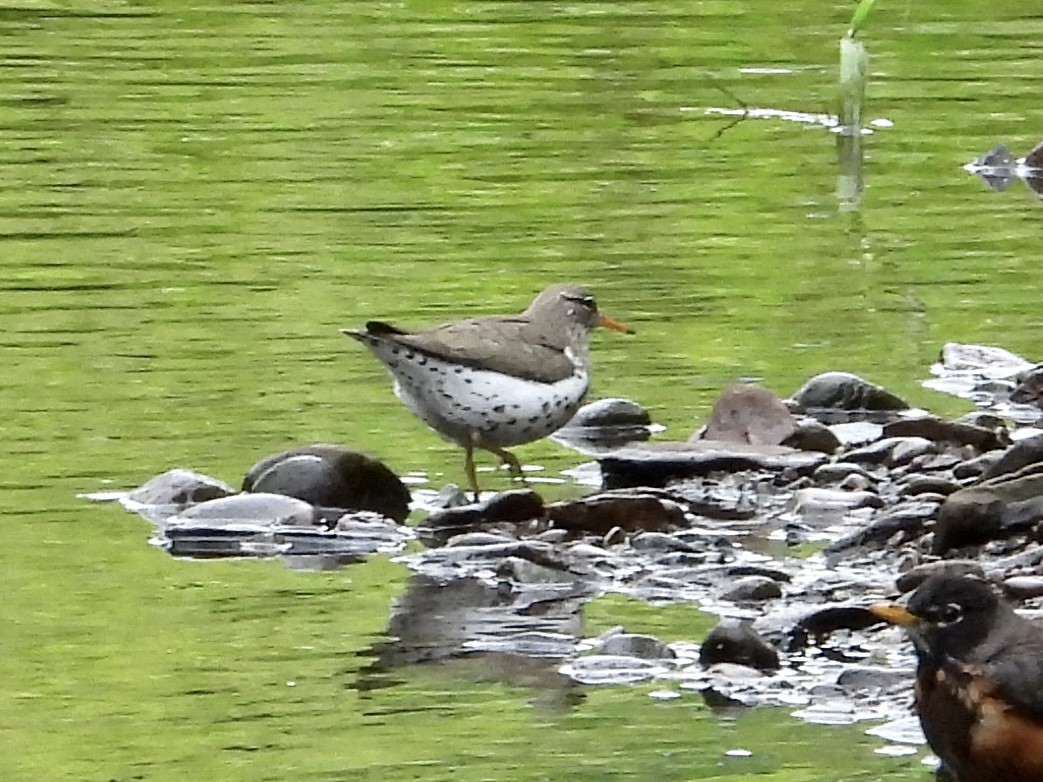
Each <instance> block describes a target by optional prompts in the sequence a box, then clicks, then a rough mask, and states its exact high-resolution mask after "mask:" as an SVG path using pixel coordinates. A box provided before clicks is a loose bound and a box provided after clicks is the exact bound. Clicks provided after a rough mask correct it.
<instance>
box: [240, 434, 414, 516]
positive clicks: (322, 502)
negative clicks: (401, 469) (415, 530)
mask: <svg viewBox="0 0 1043 782" xmlns="http://www.w3.org/2000/svg"><path fill="white" fill-rule="evenodd" d="M243 491H246V492H267V493H270V494H284V495H286V496H287V497H296V498H297V499H299V500H304V501H305V502H307V503H310V504H311V505H315V506H316V507H325V508H343V509H346V510H367V511H373V512H374V513H379V514H381V515H383V516H387V517H388V518H389V519H394V520H395V521H397V522H400V523H401V522H403V521H405V519H406V517H407V516H408V515H409V501H410V496H409V490H408V489H407V488H406V487H405V484H403V483H402V481H401V480H400V479H399V477H398V476H397V475H395V474H394V473H393V472H392V471H391V470H390V469H388V467H387V466H386V465H384V463H383V462H381V461H379V460H377V459H374V458H373V457H371V456H367V455H366V454H363V453H359V452H358V451H352V450H350V449H348V448H344V447H342V446H339V445H327V444H324V443H318V444H315V445H305V446H301V447H299V448H292V449H290V450H288V451H283V452H282V453H277V454H274V455H272V456H268V457H266V458H264V459H262V460H261V461H259V462H258V463H257V464H255V465H254V466H253V467H251V468H250V471H249V472H248V473H247V474H246V478H245V479H244V480H243Z"/></svg>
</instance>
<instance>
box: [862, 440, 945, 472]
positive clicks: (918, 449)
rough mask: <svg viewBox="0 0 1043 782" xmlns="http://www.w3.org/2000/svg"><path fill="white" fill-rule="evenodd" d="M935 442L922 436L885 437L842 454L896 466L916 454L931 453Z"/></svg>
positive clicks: (867, 461)
mask: <svg viewBox="0 0 1043 782" xmlns="http://www.w3.org/2000/svg"><path fill="white" fill-rule="evenodd" d="M936 447H937V446H935V444H934V443H933V442H931V441H930V440H927V439H925V438H923V437H887V438H884V439H883V440H877V441H876V442H875V443H870V444H869V445H865V446H862V447H861V448H855V449H853V450H851V451H848V452H847V453H845V454H844V460H845V461H849V462H858V463H862V464H886V465H889V466H891V467H896V466H898V465H901V464H906V463H908V462H910V461H912V460H913V459H914V458H916V457H917V456H921V455H923V454H928V453H933V452H934V450H935V448H936Z"/></svg>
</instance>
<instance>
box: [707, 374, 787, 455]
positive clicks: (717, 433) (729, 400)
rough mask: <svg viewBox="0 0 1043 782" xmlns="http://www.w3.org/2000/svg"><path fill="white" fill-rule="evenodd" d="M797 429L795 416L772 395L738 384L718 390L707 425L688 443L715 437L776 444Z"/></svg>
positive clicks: (739, 441) (763, 389)
mask: <svg viewBox="0 0 1043 782" xmlns="http://www.w3.org/2000/svg"><path fill="white" fill-rule="evenodd" d="M796 429H797V423H796V419H794V418H793V416H792V415H791V414H790V411H789V410H788V409H787V408H786V405H784V404H783V403H782V400H780V399H779V398H778V397H777V396H775V394H773V393H772V392H771V391H768V390H767V389H766V388H761V387H760V386H757V385H753V384H743V383H740V384H736V385H733V386H730V387H728V388H726V389H725V390H724V391H723V392H722V393H721V395H720V396H719V397H718V398H717V400H716V401H715V402H714V405H713V409H712V410H711V411H710V418H709V420H708V421H707V423H706V426H705V427H704V428H703V430H702V431H701V432H698V433H696V434H695V435H693V436H692V437H691V438H690V440H689V442H692V441H697V440H717V441H721V442H729V443H750V444H752V445H779V444H780V443H781V442H782V441H783V440H785V439H786V438H787V437H789V436H790V435H791V434H793V433H794V432H795V431H796Z"/></svg>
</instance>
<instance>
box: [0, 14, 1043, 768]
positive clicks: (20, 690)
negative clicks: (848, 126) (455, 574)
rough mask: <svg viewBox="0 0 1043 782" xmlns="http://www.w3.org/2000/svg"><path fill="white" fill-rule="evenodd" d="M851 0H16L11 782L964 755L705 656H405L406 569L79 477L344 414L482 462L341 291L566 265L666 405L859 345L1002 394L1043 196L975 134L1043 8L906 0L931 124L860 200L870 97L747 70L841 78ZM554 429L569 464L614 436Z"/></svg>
mask: <svg viewBox="0 0 1043 782" xmlns="http://www.w3.org/2000/svg"><path fill="white" fill-rule="evenodd" d="M849 13H850V8H849V6H848V4H826V5H823V4H807V3H796V2H781V3H773V4H765V3H760V4H753V3H745V4H744V3H735V2H729V3H726V2H702V3H687V2H685V3H665V2H663V3H657V2H648V3H622V2H620V3H612V2H605V3H601V2H591V3H575V4H571V5H570V4H560V5H559V4H548V3H534V2H528V3H526V2H517V3H515V2H506V3H504V2H495V3H494V2H484V3H483V2H479V3H443V2H432V3H424V4H418V3H414V4H371V5H362V4H353V3H349V4H343V3H342V4H333V3H324V2H315V3H296V4H293V5H292V6H291V5H285V6H284V5H278V4H276V5H271V4H250V3H247V4H230V5H227V4H226V5H223V6H220V7H210V6H205V5H195V4H191V3H178V2H173V3H165V4H163V5H162V7H155V6H150V5H145V4H115V3H112V4H102V5H92V6H86V5H77V4H73V5H69V4H64V5H62V6H60V7H59V6H54V5H49V4H45V3H26V4H23V5H17V6H8V7H6V8H4V9H0V31H2V33H3V38H4V42H5V45H4V47H3V52H2V54H0V64H2V66H3V67H2V68H0V96H2V97H0V181H3V182H4V187H3V188H2V189H0V258H2V263H3V267H4V270H5V274H4V276H3V280H2V281H0V328H2V331H3V333H4V335H5V337H4V343H5V348H6V349H5V358H6V362H5V364H6V371H5V372H4V373H3V378H2V379H0V405H2V407H3V409H4V411H5V415H4V416H3V419H4V422H3V424H2V427H3V432H4V434H5V436H6V438H5V439H6V441H7V442H8V451H9V454H10V457H9V459H8V468H7V478H6V480H5V493H4V497H5V499H4V501H3V502H4V507H5V510H6V511H7V513H6V519H5V530H6V532H7V539H6V542H7V545H6V546H5V548H4V550H3V553H2V554H0V557H2V561H0V573H2V576H0V579H2V581H0V584H2V586H3V594H4V600H3V602H2V603H0V621H2V624H3V626H4V628H5V630H4V634H3V658H4V661H5V665H4V666H3V669H4V676H3V682H4V687H3V688H2V692H0V697H3V701H4V703H3V707H2V708H0V736H2V738H3V744H4V745H5V746H6V747H8V751H5V752H3V753H0V756H2V758H3V759H2V760H0V771H2V772H3V773H2V776H3V777H4V779H11V780H22V779H24V780H30V779H32V780H36V779H51V780H59V779H70V780H71V779H76V780H80V779H131V778H140V779H149V780H163V779H179V780H180V779H196V778H199V779H244V780H245V779H249V780H257V779H269V778H272V779H275V778H278V779H342V778H343V779H377V778H380V779H382V780H392V781H395V780H406V779H436V780H437V779H449V778H452V779H456V780H470V779H474V780H481V779H503V778H512V779H519V780H539V779H547V778H555V779H576V780H586V779H599V780H603V779H653V778H664V779H710V778H712V779H721V780H728V779H738V778H742V777H745V776H747V775H749V774H752V773H757V774H763V775H764V776H765V777H766V778H771V779H777V780H823V781H824V780H838V779H845V780H856V779H857V780H892V779H895V780H897V779H905V778H913V779H915V778H924V777H926V776H927V774H926V772H924V771H922V770H921V765H920V759H919V757H912V758H897V759H896V758H883V757H879V756H877V755H875V754H874V752H873V749H874V748H875V747H878V746H879V745H880V743H881V742H880V741H879V740H877V739H874V738H872V737H867V736H864V735H863V734H862V730H863V729H862V728H827V727H821V726H809V725H803V724H800V723H798V722H797V721H796V720H795V719H793V718H791V717H790V716H788V715H787V714H786V713H785V712H779V711H773V710H758V711H755V712H753V713H746V714H742V715H738V716H734V715H728V716H723V717H722V716H720V715H718V714H715V713H713V712H711V711H710V710H709V709H708V708H707V707H706V706H705V705H704V704H703V703H702V701H701V699H700V698H699V697H698V696H697V695H695V694H694V693H685V694H684V695H683V697H681V698H678V699H674V700H670V701H661V700H656V699H654V698H650V697H648V696H649V692H651V691H652V689H654V688H653V687H644V686H635V687H632V688H613V689H597V688H578V687H575V686H566V685H565V684H564V683H563V682H562V681H561V680H560V679H559V678H558V677H557V675H556V674H555V673H554V671H553V670H547V669H546V667H541V666H540V665H530V663H528V662H527V661H519V660H517V659H499V658H496V657H495V656H485V657H475V656H472V657H467V658H463V659H454V660H444V661H439V662H433V663H428V664H423V663H421V662H419V661H418V660H417V659H408V660H404V661H396V662H395V664H392V665H387V664H385V663H386V661H384V662H382V657H381V651H380V650H381V649H382V648H383V644H385V643H386V642H387V634H388V632H389V630H388V623H389V614H390V609H391V605H392V602H393V601H394V600H395V599H396V598H397V597H400V596H401V595H403V594H404V592H405V591H406V589H407V587H408V583H409V574H408V572H407V571H406V570H405V569H404V568H403V567H402V566H400V565H397V564H394V563H391V562H389V561H388V560H387V559H386V558H382V557H374V558H371V559H369V560H367V561H366V562H365V563H364V564H362V565H356V566H352V567H350V568H348V569H345V570H340V571H331V572H318V573H301V572H296V571H293V570H290V569H287V568H286V567H284V566H283V565H282V564H281V563H278V562H256V561H250V562H245V561H244V562H236V561H233V562H208V563H200V562H185V561H176V560H172V559H169V558H167V557H166V555H164V554H163V553H162V552H160V551H158V550H156V549H154V548H150V547H149V546H147V544H146V541H147V538H148V535H149V530H148V528H147V525H146V524H145V523H144V522H142V521H141V520H139V519H136V518H134V517H132V516H130V515H128V514H123V513H120V512H117V511H115V510H114V509H113V508H112V507H108V506H97V505H89V504H85V503H84V502H82V501H80V500H78V499H76V494H77V493H80V492H89V491H96V490H99V489H105V488H111V487H113V486H116V487H126V486H132V485H135V484H137V483H140V482H141V481H143V480H145V479H146V478H148V477H151V476H152V475H154V474H156V473H158V472H161V471H162V470H164V469H167V468H168V467H172V466H175V465H183V466H189V467H193V468H196V469H198V470H201V471H204V472H207V473H210V474H214V475H216V476H219V477H222V478H224V479H226V480H228V481H230V482H232V483H233V484H234V483H237V482H238V481H239V480H240V476H241V475H242V474H243V473H244V472H245V471H246V469H247V468H248V467H249V466H250V464H252V463H253V462H254V461H255V460H257V459H259V458H260V457H261V456H263V455H266V454H268V453H271V452H273V451H276V450H281V449H283V448H285V447H288V446H290V445H293V444H298V443H305V442H313V441H332V442H339V443H344V444H348V445H351V446H356V447H360V448H363V449H366V450H369V451H371V452H373V453H375V454H377V455H379V456H380V457H382V458H384V459H386V460H387V462H388V463H389V464H390V465H391V466H392V467H393V468H394V469H396V470H397V471H399V472H406V471H412V470H416V471H420V472H422V473H423V474H425V475H427V476H428V477H429V478H430V485H431V486H432V487H434V488H438V487H440V486H441V485H442V484H444V483H445V482H448V481H457V482H458V481H460V480H462V457H461V456H460V454H459V452H458V451H457V450H456V449H455V448H453V447H452V446H450V445H448V444H445V443H443V442H441V441H440V440H438V438H437V437H435V436H434V435H432V434H431V433H429V432H428V431H426V430H425V429H424V428H423V427H422V425H420V424H419V423H417V422H416V421H415V420H413V419H412V417H411V416H409V414H408V413H407V412H406V411H405V410H404V409H403V408H402V407H401V406H400V404H399V403H398V402H397V401H396V400H395V399H394V397H393V396H392V394H391V392H390V387H389V383H388V381H387V379H386V377H385V375H384V373H383V370H382V369H381V367H380V366H379V365H378V364H377V363H376V362H375V361H374V360H373V359H372V357H371V356H369V355H368V354H365V352H364V351H362V350H361V349H360V348H359V347H358V346H357V345H355V344H354V343H350V342H348V341H347V340H345V339H344V338H343V337H342V336H340V335H339V334H338V333H337V329H338V328H339V327H343V326H357V325H358V324H360V323H361V322H363V321H365V320H366V319H369V318H377V317H379V318H381V319H385V320H390V321H392V322H398V323H401V324H402V325H405V326H410V325H422V324H426V323H431V322H437V321H441V320H445V319H448V318H452V317H456V316H458V315H460V314H474V313H486V312H487V313H492V312H509V311H513V310H520V309H522V308H523V307H524V306H525V305H526V304H527V303H528V301H529V299H530V298H531V296H532V295H533V294H534V293H535V292H536V291H537V290H539V289H540V288H541V287H542V286H544V285H545V284H547V283H549V282H551V281H557V280H562V279H576V280H580V281H582V282H584V283H585V284H587V285H588V286H589V287H590V288H591V289H593V290H594V291H595V292H596V293H597V295H598V297H599V301H600V303H601V306H602V308H603V309H604V310H605V311H606V312H608V313H610V314H612V315H613V316H617V317H619V318H620V319H622V320H625V321H626V322H627V323H628V324H629V325H631V326H633V327H634V328H635V329H636V331H637V334H636V335H635V336H634V337H631V338H626V337H620V336H618V335H615V334H607V333H606V334H601V335H598V336H597V337H596V339H595V345H594V358H595V379H594V389H593V394H594V395H595V396H616V395H619V396H626V397H630V398H633V399H636V400H638V401H640V402H642V403H643V404H645V405H647V406H648V407H649V408H651V410H652V411H653V415H654V417H655V418H656V420H657V421H659V422H661V423H663V424H665V425H667V427H668V429H667V432H666V433H665V435H662V436H666V437H678V438H683V437H687V435H688V434H689V432H690V431H691V430H693V429H694V428H696V426H697V425H698V424H699V423H701V421H702V419H703V417H704V416H705V414H706V412H707V410H708V407H709V404H710V403H711V401H712V399H713V397H714V396H715V395H716V393H717V392H718V391H719V390H720V388H721V387H722V386H723V385H725V384H726V383H728V382H730V381H732V380H735V379H737V378H754V379H758V380H759V381H760V382H762V383H763V384H764V385H766V386H768V387H770V388H772V389H774V390H776V391H778V392H779V393H781V394H788V393H790V392H792V391H793V390H794V389H795V388H796V387H797V386H798V385H799V384H800V383H801V382H802V381H803V380H804V379H806V378H807V377H809V376H810V375H812V374H814V373H816V372H819V371H823V370H827V369H845V370H849V371H854V372H859V373H861V374H863V375H865V376H867V377H869V378H871V379H873V380H875V381H877V382H880V383H883V384H885V385H887V386H888V387H889V388H891V389H892V390H894V391H896V392H898V393H900V394H903V395H905V396H906V397H908V398H909V399H910V400H911V401H912V402H913V403H915V404H919V405H922V406H925V407H928V408H929V409H932V410H935V411H938V412H943V413H953V412H959V411H961V410H964V409H966V408H965V406H964V405H963V403H961V402H959V401H958V400H953V399H949V398H947V397H942V396H940V395H938V394H935V393H933V392H930V391H927V390H925V389H922V388H921V387H920V386H919V381H920V379H922V378H924V377H926V375H927V367H928V366H929V364H930V363H931V362H932V361H933V360H934V358H935V357H936V355H937V352H938V350H939V348H940V347H941V345H942V343H944V342H947V341H959V342H969V343H982V344H1001V345H1003V346H1005V347H1007V348H1009V349H1011V350H1013V351H1015V352H1018V353H1020V354H1022V355H1025V356H1027V357H1029V358H1033V359H1038V358H1040V353H1039V348H1038V338H1037V332H1038V313H1037V307H1038V301H1039V299H1040V296H1039V294H1040V287H1041V286H1040V276H1039V264H1038V261H1039V257H1038V237H1039V234H1040V226H1039V223H1040V220H1041V219H1043V209H1041V204H1040V202H1039V199H1038V198H1037V197H1036V196H1035V195H1033V194H1032V193H1030V192H1029V191H1028V190H1027V189H1026V188H1024V187H1023V186H1021V185H1016V186H1014V187H1012V188H1011V189H1010V190H1009V191H1007V192H1005V193H1002V194H997V193H993V192H991V191H989V190H988V189H987V188H985V187H984V186H983V185H982V184H981V183H979V182H978V181H977V180H976V179H974V178H973V177H972V176H970V175H969V174H967V173H966V172H964V171H962V170H961V168H960V167H961V166H962V165H963V164H964V163H966V162H967V161H969V160H971V159H973V158H975V157H977V156H978V155H980V154H981V153H983V152H984V151H986V150H987V149H989V148H991V147H992V146H994V145H995V144H997V143H999V142H1005V143H1006V144H1007V145H1008V146H1010V147H1011V148H1012V149H1013V150H1014V151H1015V152H1016V153H1018V154H1024V153H1025V152H1027V151H1028V149H1030V148H1031V147H1032V146H1033V145H1034V144H1035V143H1036V142H1037V141H1039V138H1040V136H1041V135H1043V132H1041V126H1040V124H1039V122H1038V119H1039V110H1038V91H1037V90H1036V85H1037V84H1038V75H1039V74H1038V63H1039V61H1040V54H1041V53H1040V51H1039V46H1038V41H1039V40H1041V39H1043V17H1041V16H1039V15H1038V12H1037V14H1036V15H1035V16H1031V15H1030V13H1031V12H1030V11H1028V10H1026V6H1025V4H1024V3H1015V2H1009V1H1007V0H1000V1H999V2H994V3H990V4H989V6H988V9H987V13H988V16H987V17H986V16H982V14H983V9H982V7H981V4H980V3H971V2H969V1H968V0H963V1H957V2H950V3H947V4H945V6H944V8H941V7H939V8H928V7H926V6H922V5H916V4H913V3H906V4H904V5H901V6H900V7H899V6H896V7H890V6H887V5H886V4H885V5H881V6H879V7H878V8H877V9H876V10H875V11H874V15H873V17H872V18H871V19H870V22H869V25H868V27H867V29H866V31H865V41H866V44H867V46H868V47H869V50H870V55H871V58H872V60H871V81H870V85H869V94H868V103H867V106H866V111H865V116H866V117H867V118H868V119H870V120H873V119H884V120H887V121H889V122H890V123H893V126H892V127H880V128H877V129H875V132H874V133H873V135H871V136H868V137H866V139H865V145H866V159H865V170H864V174H865V181H866V185H867V187H866V191H865V195H864V199H863V202H862V205H861V208H860V209H859V210H857V211H854V212H842V211H841V210H840V208H839V206H838V201H837V196H836V189H837V166H836V159H837V153H836V137H835V136H834V135H833V134H831V133H830V132H829V131H828V130H826V129H824V128H823V127H822V126H821V125H820V124H814V123H810V124H804V123H801V122H793V121H789V120H787V119H785V118H783V117H778V116H776V115H774V114H769V116H768V117H767V118H764V119H756V118H753V117H752V116H751V117H749V118H742V117H735V116H728V115H722V114H721V113H720V112H719V110H722V109H723V110H732V109H736V108H741V107H743V106H745V107H749V108H750V109H761V108H764V109H774V110H779V111H793V112H803V113H807V114H813V115H815V114H823V113H825V114H829V113H831V112H832V110H833V106H832V100H833V99H832V95H833V92H832V90H833V84H834V80H835V62H836V54H837V38H838V36H839V35H840V34H841V33H842V32H843V30H844V29H845V24H846V22H847V20H848V15H849ZM885 124H886V123H885ZM519 456H520V457H521V459H522V460H523V461H524V462H525V463H527V464H537V465H541V466H543V468H544V471H545V473H546V474H547V475H548V476H550V477H557V476H558V475H559V473H560V471H561V470H562V469H566V468H568V467H573V466H575V465H576V464H577V463H578V462H579V461H581V459H580V458H579V457H577V455H576V454H574V453H572V452H570V451H567V450H565V449H562V448H561V447H560V446H557V445H555V444H554V443H552V442H549V441H544V442H541V443H536V444H533V445H530V446H525V447H523V448H521V449H519ZM483 481H487V482H488V483H489V484H490V488H504V487H506V485H507V482H506V478H504V477H500V476H492V475H488V474H485V475H483ZM546 491H547V493H548V494H549V495H551V496H557V495H558V494H562V493H570V492H575V491H579V490H578V489H576V488H574V487H571V486H570V485H568V484H566V485H564V486H562V487H560V488H559V487H551V488H548V489H547V490H546ZM574 621H575V622H578V623H580V624H581V625H582V632H583V633H584V634H586V635H592V634H595V633H597V632H598V631H600V630H604V629H606V628H608V627H611V626H613V625H616V624H623V625H625V626H626V627H627V629H628V630H630V631H633V632H651V633H655V634H656V635H659V636H660V637H663V638H665V639H666V640H674V639H691V640H698V639H699V638H700V637H701V635H702V633H703V632H704V631H705V629H706V628H707V627H708V626H709V625H710V624H711V623H712V618H711V617H708V616H706V615H704V614H701V613H700V612H698V611H697V610H696V609H695V608H690V609H684V610H682V609H678V608H673V609H661V608H653V607H648V606H645V605H643V604H641V603H638V602H636V601H626V600H614V599H613V600H602V601H596V602H595V603H593V604H590V605H587V606H584V607H583V608H582V609H581V611H580V612H578V614H577V617H576V618H575V620H574ZM737 748H741V749H747V750H750V751H751V752H752V753H753V754H752V756H751V757H741V756H740V757H735V756H727V755H726V754H725V753H726V752H727V751H729V750H733V749H737Z"/></svg>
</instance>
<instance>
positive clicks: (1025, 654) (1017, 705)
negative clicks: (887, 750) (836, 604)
mask: <svg viewBox="0 0 1043 782" xmlns="http://www.w3.org/2000/svg"><path fill="white" fill-rule="evenodd" d="M870 611H871V612H872V613H873V614H874V615H876V616H877V617H879V618H880V619H884V620H886V621H888V622H891V623H893V624H898V625H901V626H902V627H904V628H905V629H906V630H907V632H908V634H909V637H910V638H911V639H912V642H913V646H914V647H915V649H916V654H917V657H918V658H919V665H918V667H917V671H916V686H915V697H916V706H917V711H918V712H919V716H920V724H921V726H922V727H923V731H924V734H925V735H926V736H927V741H928V743H929V744H930V745H931V749H932V750H933V751H934V753H935V754H936V755H937V756H938V757H939V758H940V759H941V761H942V763H943V764H944V766H945V769H946V770H947V771H948V772H949V773H950V774H951V775H952V776H953V777H954V778H955V779H956V780H957V782H1043V626H1040V625H1038V624H1035V623H1033V622H1030V621H1029V620H1027V619H1025V618H1024V617H1022V616H1019V615H1018V614H1016V613H1015V612H1014V611H1013V609H1012V608H1011V607H1010V606H1009V605H1008V604H1007V603H1006V602H1004V601H1003V600H1002V599H1001V598H1000V596H999V595H998V594H997V593H996V591H995V589H994V588H993V587H992V586H991V585H990V584H989V583H987V582H986V581H984V580H982V579H980V578H977V577H974V576H968V575H960V576H953V575H945V574H937V575H935V576H931V577H930V578H928V579H927V580H926V581H924V583H923V584H921V585H920V587H919V588H918V589H917V590H916V591H915V592H914V593H913V594H912V596H911V597H910V598H909V602H908V605H907V607H905V608H903V607H902V606H900V605H895V604H890V603H888V604H880V605H875V606H872V607H871V608H870Z"/></svg>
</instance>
